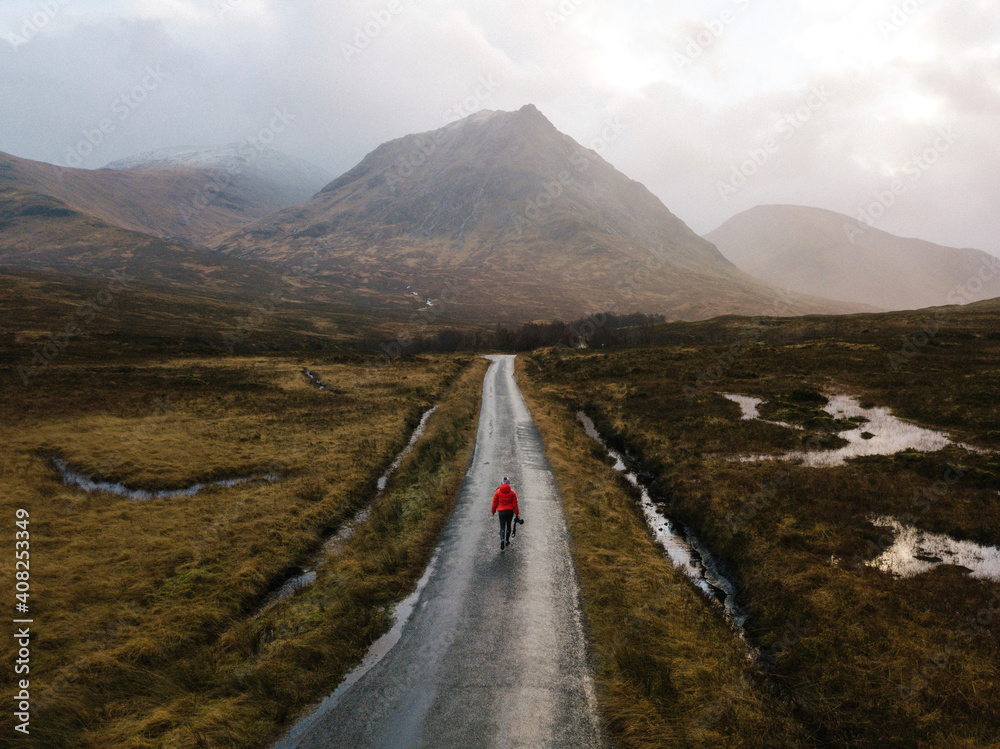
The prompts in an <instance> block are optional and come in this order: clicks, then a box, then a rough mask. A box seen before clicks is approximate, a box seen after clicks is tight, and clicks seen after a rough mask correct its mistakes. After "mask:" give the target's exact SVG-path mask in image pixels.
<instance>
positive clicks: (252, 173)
mask: <svg viewBox="0 0 1000 749" xmlns="http://www.w3.org/2000/svg"><path fill="white" fill-rule="evenodd" d="M325 182H326V175H325V174H323V173H322V172H321V171H320V170H318V169H317V168H316V167H312V166H311V165H309V164H307V163H306V162H302V161H300V160H298V159H293V158H291V157H288V156H284V155H282V154H279V153H277V152H275V151H271V150H269V149H264V150H262V151H259V152H258V151H254V150H253V149H240V148H238V147H236V146H229V147H226V148H222V149H215V150H210V151H205V150H201V151H198V150H191V149H178V150H169V151H156V152H152V153H147V154H140V155H139V156H136V157H133V158H131V159H126V160H123V161H119V162H114V164H113V165H112V168H105V169H68V168H63V167H57V166H54V165H52V164H44V163H41V162H37V161H30V160H28V159H20V158H18V157H16V156H11V155H10V154H5V153H0V189H2V188H7V189H14V190H20V191H26V192H33V193H36V194H38V195H41V196H48V197H51V198H54V199H56V200H58V201H60V202H62V203H65V204H66V205H68V206H69V207H70V208H72V209H74V210H76V211H79V212H81V213H85V214H88V215H91V216H94V217H95V218H98V219H101V220H102V221H104V222H106V223H108V224H112V225H115V226H118V227H121V228H124V229H129V230H132V231H139V232H143V233H145V234H151V235H153V236H157V237H160V238H163V239H169V240H171V241H176V242H182V243H185V244H190V245H202V246H203V245H206V244H208V243H210V241H211V240H212V239H213V237H215V236H216V235H218V234H220V233H223V232H228V231H232V230H233V229H235V228H237V227H239V226H242V225H244V224H247V223H249V222H250V221H253V220H254V219H258V218H260V217H262V216H265V215H267V214H268V213H271V212H273V211H276V210H279V209H281V208H286V207H288V206H291V205H296V204H298V203H300V202H302V201H304V200H306V199H307V198H309V197H310V196H311V195H313V194H314V193H315V192H316V191H317V190H318V189H319V188H320V187H322V186H323V184H325Z"/></svg>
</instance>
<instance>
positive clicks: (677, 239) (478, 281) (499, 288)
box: [216, 105, 859, 320]
mask: <svg viewBox="0 0 1000 749" xmlns="http://www.w3.org/2000/svg"><path fill="white" fill-rule="evenodd" d="M216 247H217V249H218V250H220V251H221V252H224V253H226V254H228V255H231V256H234V257H241V258H248V259H254V260H265V261H268V262H273V263H279V264H283V265H286V266H293V265H299V264H303V263H311V264H313V265H314V267H316V268H317V272H318V273H319V274H321V275H325V276H328V277H332V278H337V279H339V280H341V281H342V282H343V283H344V284H345V285H346V286H347V287H350V288H354V289H355V290H356V291H357V292H358V293H363V292H367V293H369V294H373V295H375V296H397V297H398V296H408V295H414V296H416V297H417V298H418V299H420V300H421V301H422V300H423V299H424V298H430V299H432V300H436V301H432V304H435V303H436V304H438V306H439V307H440V308H441V309H442V314H449V312H450V313H451V314H453V315H457V314H461V315H467V314H471V315H475V316H478V317H492V318H494V319H500V320H525V319H538V318H551V317H556V316H563V317H567V318H572V317H578V316H580V315H584V314H587V313H590V312H596V311H603V310H615V311H625V312H630V311H643V312H650V313H659V314H664V315H667V316H669V317H672V318H683V319H700V318H706V317H711V316H714V315H719V314H724V313H742V314H775V313H776V312H778V311H780V312H781V313H783V314H800V313H807V312H847V311H853V310H857V309H858V308H859V307H858V305H850V304H843V303H834V302H828V301H824V300H822V299H816V298H807V297H805V296H802V295H798V296H795V295H792V296H791V297H788V296H786V295H782V294H780V293H779V292H778V291H777V290H775V289H774V288H772V287H769V286H768V285H766V284H764V283H762V282H760V281H758V280H756V279H753V278H751V277H750V276H748V275H746V274H745V273H743V272H742V271H740V270H739V269H738V268H736V267H735V266H734V265H733V264H732V263H730V262H729V261H728V260H726V259H725V258H724V257H723V256H722V254H720V253H719V251H718V250H717V249H716V248H715V247H714V246H713V245H712V244H710V243H709V242H707V241H705V240H704V239H702V238H701V237H699V236H697V235H696V234H695V233H694V232H692V231H691V230H690V229H689V228H688V227H687V226H686V225H685V224H684V223H683V222H682V221H681V220H680V219H678V218H677V217H676V216H674V215H673V214H672V213H671V212H670V211H669V210H668V209H667V208H666V207H665V206H664V205H663V204H662V203H661V202H660V201H659V200H658V199H657V198H656V197H655V196H654V195H653V194H652V193H650V192H649V190H647V189H646V188H645V187H643V186H642V185H641V184H639V183H638V182H634V181H633V180H630V179H629V178H628V177H626V176H625V175H623V174H621V173H620V172H618V171H617V170H616V169H614V167H612V166H611V165H610V164H608V163H607V162H606V161H604V159H602V158H601V157H600V156H599V155H598V154H596V153H595V152H593V151H590V150H588V149H585V148H583V147H582V146H580V145H579V144H578V143H576V142H575V141H574V140H573V139H572V138H570V137H569V136H567V135H564V134H563V133H560V132H559V131H558V130H557V129H556V128H555V127H554V126H553V125H552V124H551V123H550V122H549V121H548V120H547V119H546V118H545V117H544V116H543V115H542V114H541V113H540V112H539V111H538V110H537V109H536V108H535V107H533V106H531V105H528V106H525V107H523V108H521V109H520V110H518V111H516V112H489V111H483V112H479V113H477V114H474V115H472V116H470V117H467V118H465V119H463V120H460V121H458V122H455V123H452V124H450V125H448V126H446V127H444V128H441V129H439V130H436V131H433V132H428V133H423V134H419V135H408V136H406V137H404V138H400V139H398V140H394V141H390V142H388V143H385V144H383V145H381V146H379V147H378V148H377V149H375V150H374V151H373V152H371V153H370V154H368V156H366V157H365V158H364V159H363V160H362V161H361V163H359V164H358V165H357V166H356V167H354V168H353V169H351V170H350V171H349V172H347V173H346V174H344V175H342V176H341V177H339V178H337V179H336V180H334V181H333V182H331V183H330V184H329V185H327V186H326V187H325V188H324V189H323V190H322V191H321V192H320V193H319V194H318V195H316V196H315V197H314V198H312V199H311V200H309V201H308V202H306V203H304V204H303V205H300V206H297V207H295V208H290V209H287V210H284V211H281V212H279V213H276V214H273V215H271V216H268V217H266V218H263V219H261V220H259V221H257V222H255V223H253V224H251V225H249V226H247V227H244V228H241V229H238V230H236V231H234V232H232V233H231V234H229V235H228V236H226V237H224V238H223V239H222V240H220V241H219V242H218V243H217V245H216Z"/></svg>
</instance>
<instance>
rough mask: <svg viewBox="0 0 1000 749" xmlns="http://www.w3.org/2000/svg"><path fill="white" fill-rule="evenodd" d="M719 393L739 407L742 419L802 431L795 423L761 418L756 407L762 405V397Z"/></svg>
mask: <svg viewBox="0 0 1000 749" xmlns="http://www.w3.org/2000/svg"><path fill="white" fill-rule="evenodd" d="M719 395H721V396H722V397H723V398H725V399H726V400H731V401H732V402H733V403H735V404H736V405H738V406H739V407H740V410H741V411H742V412H743V413H742V415H741V416H740V418H741V419H742V420H743V421H762V422H764V423H765V424H774V425H775V426H779V427H785V428H786V429H798V430H799V431H802V427H800V426H797V425H796V424H789V423H787V422H784V421H769V420H768V419H764V418H761V415H760V411H758V410H757V409H758V408H759V407H760V406H762V405H764V402H765V401H764V399H763V398H753V397H751V396H749V395H734V394H733V393H719Z"/></svg>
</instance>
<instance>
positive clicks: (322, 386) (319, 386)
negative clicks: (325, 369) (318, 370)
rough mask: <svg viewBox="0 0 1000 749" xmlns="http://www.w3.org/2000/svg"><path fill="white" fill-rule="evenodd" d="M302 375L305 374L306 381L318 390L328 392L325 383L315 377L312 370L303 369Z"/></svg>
mask: <svg viewBox="0 0 1000 749" xmlns="http://www.w3.org/2000/svg"><path fill="white" fill-rule="evenodd" d="M302 374H304V375H305V376H306V379H307V380H309V382H310V384H312V385H315V386H316V388H317V389H319V390H326V385H325V384H324V382H323V381H322V380H321V379H320V378H319V377H317V376H316V375H314V374H313V373H312V371H311V370H309V369H303V370H302Z"/></svg>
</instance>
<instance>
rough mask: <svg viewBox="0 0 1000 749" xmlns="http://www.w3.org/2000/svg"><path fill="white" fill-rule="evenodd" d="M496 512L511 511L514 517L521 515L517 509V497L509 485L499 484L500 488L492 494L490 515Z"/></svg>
mask: <svg viewBox="0 0 1000 749" xmlns="http://www.w3.org/2000/svg"><path fill="white" fill-rule="evenodd" d="M497 510H513V511H514V514H515V515H520V514H521V513H520V511H519V510H518V509H517V495H516V494H515V493H514V490H513V489H511V488H510V484H500V488H499V489H497V490H496V491H495V492H493V509H492V510H490V515H493V514H494V513H496V511H497Z"/></svg>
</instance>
